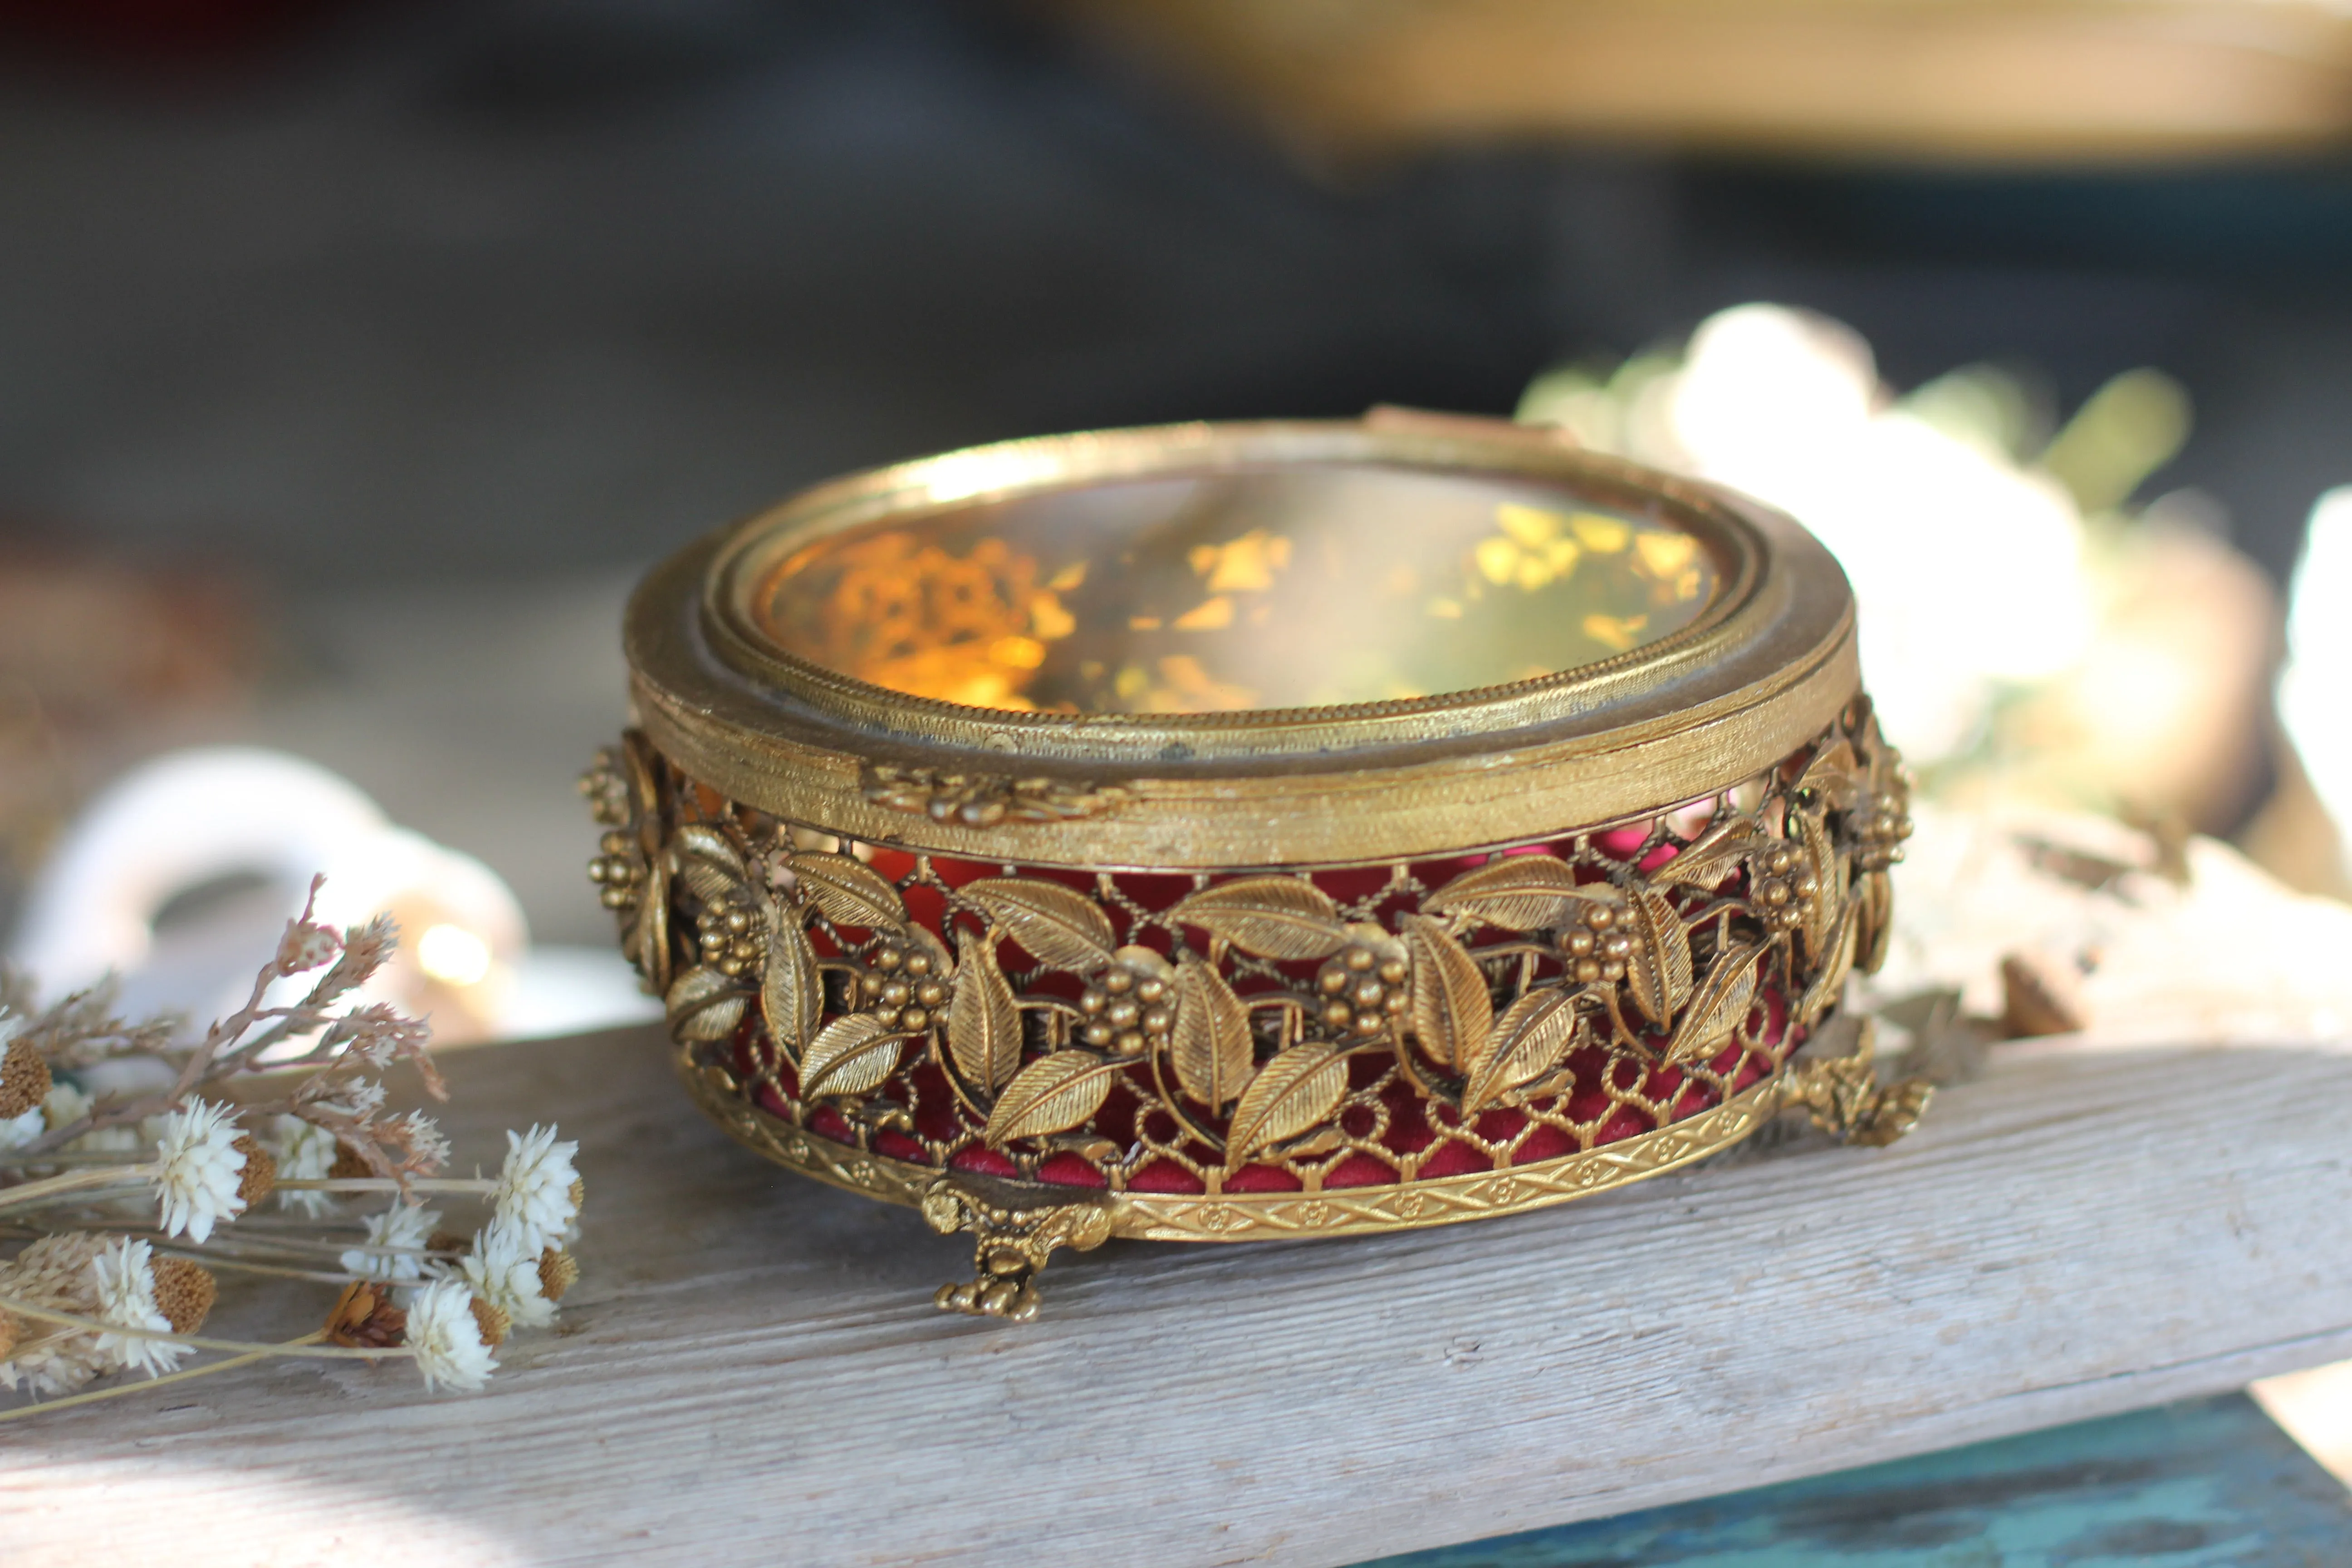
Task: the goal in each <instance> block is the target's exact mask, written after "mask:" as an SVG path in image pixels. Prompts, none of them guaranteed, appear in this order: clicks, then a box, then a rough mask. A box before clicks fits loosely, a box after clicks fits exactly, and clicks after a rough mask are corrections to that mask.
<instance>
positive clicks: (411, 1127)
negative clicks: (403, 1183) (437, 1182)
mask: <svg viewBox="0 0 2352 1568" xmlns="http://www.w3.org/2000/svg"><path fill="white" fill-rule="evenodd" d="M375 1135H376V1141H377V1142H380V1143H382V1144H383V1146H384V1148H385V1150H386V1152H389V1153H391V1154H393V1155H394V1158H395V1159H396V1160H397V1162H398V1163H399V1165H400V1168H401V1169H402V1170H404V1171H407V1172H410V1173H417V1174H422V1173H430V1172H433V1171H437V1170H439V1169H440V1168H441V1167H442V1166H444V1165H446V1164H447V1163H449V1140H448V1139H446V1138H445V1137H443V1136H442V1134H441V1124H440V1123H439V1122H437V1121H434V1120H433V1118H431V1117H429V1116H427V1115H425V1113H424V1112H422V1111H417V1110H411V1111H409V1112H407V1113H406V1114H404V1115H401V1116H395V1117H394V1118H393V1119H392V1120H391V1121H387V1122H385V1123H383V1125H382V1126H380V1127H378V1128H377V1129H376V1131H375Z"/></svg>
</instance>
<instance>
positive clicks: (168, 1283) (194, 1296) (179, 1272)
mask: <svg viewBox="0 0 2352 1568" xmlns="http://www.w3.org/2000/svg"><path fill="white" fill-rule="evenodd" d="M219 1299H220V1287H219V1285H217V1284H215V1282H214V1280H213V1277H212V1271H211V1270H210V1269H207V1268H205V1266H204V1265H202V1264H200V1263H197V1262H195V1261H194V1260H192V1259H190V1258H156V1259H155V1310H157V1311H159V1312H161V1313H163V1316H164V1317H165V1318H166V1319H168V1320H169V1321H170V1322H171V1324H172V1331H173V1333H175V1334H193V1333H194V1332H195V1331H197V1330H198V1329H201V1328H203V1327H204V1326H205V1319H206V1318H208V1317H210V1316H211V1315H212V1310H213V1303H214V1302H215V1301H216V1300H219Z"/></svg>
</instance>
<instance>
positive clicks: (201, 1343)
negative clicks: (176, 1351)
mask: <svg viewBox="0 0 2352 1568" xmlns="http://www.w3.org/2000/svg"><path fill="white" fill-rule="evenodd" d="M0 1311H6V1312H11V1313H14V1314H15V1315H16V1316H17V1317H19V1318H30V1319H32V1320H33V1321H36V1322H41V1323H58V1324H62V1325H64V1326H65V1327H67V1328H69V1329H84V1330H88V1331H89V1332H91V1333H99V1334H114V1335H116V1336H118V1337H120V1338H123V1339H132V1340H167V1341H169V1342H171V1343H173V1344H175V1345H186V1346H187V1347H188V1348H190V1349H191V1350H200V1351H230V1352H235V1353H236V1354H239V1355H246V1354H252V1355H264V1356H268V1355H291V1356H306V1357H310V1358H314V1359H319V1360H329V1361H381V1360H382V1359H383V1358H384V1357H385V1356H397V1355H406V1354H407V1353H408V1352H407V1351H406V1350H404V1348H402V1347H401V1346H398V1345H392V1346H388V1347H386V1348H384V1349H383V1350H358V1351H347V1350H344V1349H342V1348H341V1347H340V1346H334V1345H325V1346H322V1345H320V1344H318V1343H317V1340H318V1339H319V1338H321V1337H323V1336H316V1335H314V1336H312V1337H311V1338H310V1339H307V1340H290V1341H288V1342H286V1343H284V1344H278V1345H271V1344H257V1343H255V1342H253V1341H251V1340H210V1339H205V1338H203V1337H201V1336H199V1335H196V1334H175V1333H173V1332H171V1331H168V1330H163V1329H139V1328H132V1327H131V1326H129V1325H127V1324H123V1323H109V1322H105V1321H100V1319H97V1318H85V1317H82V1316H80V1315H79V1314H78V1313H74V1312H58V1311H52V1310H50V1309H48V1308H47V1307H37V1306H35V1305H34V1304H33V1303H32V1302H30V1301H19V1300H16V1298H15V1297H13V1296H0ZM156 1381H159V1382H160V1381H161V1380H160V1379H158V1380H156ZM141 1386H142V1387H143V1386H145V1385H144V1384H142V1385H141Z"/></svg>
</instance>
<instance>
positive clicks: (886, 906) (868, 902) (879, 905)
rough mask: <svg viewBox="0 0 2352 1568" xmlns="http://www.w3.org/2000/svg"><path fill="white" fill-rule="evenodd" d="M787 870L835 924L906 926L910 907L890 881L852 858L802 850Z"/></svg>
mask: <svg viewBox="0 0 2352 1568" xmlns="http://www.w3.org/2000/svg"><path fill="white" fill-rule="evenodd" d="M784 865H785V868H787V869H788V870H790V871H791V872H792V874H793V879H794V881H795V882H797V883H798V884H799V886H800V888H801V890H802V891H803V893H804V894H806V896H807V898H808V900H809V902H811V903H813V904H814V905H815V906H816V907H817V911H818V912H819V913H821V914H822V915H824V918H825V919H827V920H829V921H832V922H833V923H834V924H835V925H842V926H857V927H860V928H862V929H864V930H866V931H895V930H897V929H898V927H899V926H900V925H902V924H903V923H905V921H906V919H907V905H906V902H905V900H901V899H900V898H899V897H898V889H897V888H895V887H893V886H891V884H890V879H889V878H887V877H885V876H884V875H882V873H881V872H879V871H877V870H876V869H875V868H873V867H871V866H868V865H867V864H866V862H865V861H863V860H860V859H858V858H856V856H853V855H830V854H824V853H821V852H818V851H815V850H802V851H796V852H795V853H793V854H792V855H789V856H787V857H786V858H785V859H784Z"/></svg>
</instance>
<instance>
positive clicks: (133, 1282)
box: [89, 1237, 188, 1377]
mask: <svg viewBox="0 0 2352 1568" xmlns="http://www.w3.org/2000/svg"><path fill="white" fill-rule="evenodd" d="M89 1266H90V1271H91V1272H92V1274H94V1275H95V1276H96V1277H97V1280H98V1306H97V1310H95V1311H93V1312H92V1313H91V1314H90V1315H91V1316H92V1317H94V1318H97V1319H98V1320H99V1321H101V1322H107V1323H112V1324H114V1325H116V1326H117V1327H119V1328H125V1329H145V1330H148V1331H150V1332H152V1333H164V1334H167V1333H170V1332H172V1331H173V1329H172V1320H171V1319H169V1318H167V1317H165V1316H164V1315H163V1311H162V1310H161V1309H160V1308H158V1307H157V1306H156V1304H155V1259H154V1250H153V1248H152V1247H149V1246H148V1245H147V1244H146V1243H145V1242H143V1241H132V1240H131V1239H130V1238H129V1237H117V1238H116V1239H115V1240H113V1241H112V1242H110V1243H109V1244H108V1245H107V1246H105V1247H101V1248H100V1249H99V1253H98V1256H97V1257H95V1258H91V1259H90V1265H89ZM98 1353H99V1354H100V1355H101V1356H106V1357H109V1358H110V1359H111V1360H112V1362H113V1363H114V1364H115V1365H117V1366H121V1367H124V1368H127V1369H129V1370H131V1371H133V1372H143V1373H146V1374H147V1375H148V1376H150V1377H153V1376H155V1375H156V1374H157V1373H165V1372H169V1371H171V1370H172V1369H173V1367H175V1366H177V1365H179V1364H180V1360H181V1358H182V1357H183V1356H185V1355H186V1354H187V1353H188V1348H187V1347H186V1346H185V1345H175V1344H173V1343H172V1342H170V1341H169V1340H157V1339H149V1338H148V1337H146V1335H144V1334H100V1335H99V1336H98Z"/></svg>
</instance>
